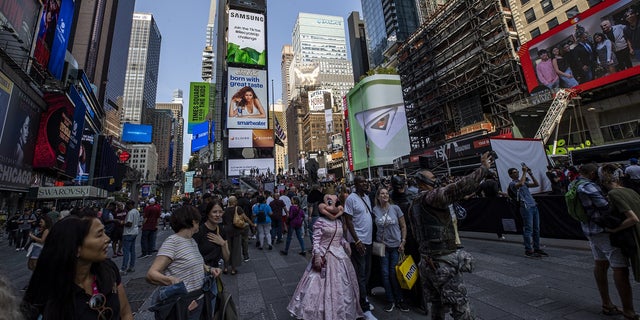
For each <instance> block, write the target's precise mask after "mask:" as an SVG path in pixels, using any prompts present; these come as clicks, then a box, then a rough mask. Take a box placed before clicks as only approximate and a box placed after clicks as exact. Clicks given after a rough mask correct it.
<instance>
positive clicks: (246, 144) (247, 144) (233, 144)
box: [229, 129, 275, 149]
mask: <svg viewBox="0 0 640 320" xmlns="http://www.w3.org/2000/svg"><path fill="white" fill-rule="evenodd" d="M274 146H275V140H274V138H273V130H272V129H255V130H229V148H230V149H234V148H273V147H274Z"/></svg>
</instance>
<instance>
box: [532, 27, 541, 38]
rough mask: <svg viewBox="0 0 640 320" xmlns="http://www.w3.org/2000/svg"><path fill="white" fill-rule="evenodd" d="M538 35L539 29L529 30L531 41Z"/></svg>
mask: <svg viewBox="0 0 640 320" xmlns="http://www.w3.org/2000/svg"><path fill="white" fill-rule="evenodd" d="M539 35H540V28H535V29H533V30H531V39H534V38H536V37H537V36H539Z"/></svg>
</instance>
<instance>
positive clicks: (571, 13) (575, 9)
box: [565, 6, 580, 19]
mask: <svg viewBox="0 0 640 320" xmlns="http://www.w3.org/2000/svg"><path fill="white" fill-rule="evenodd" d="M565 13H566V14H567V19H571V18H573V17H575V16H576V15H578V13H580V11H578V7H577V6H573V7H572V8H571V9H569V10H567V11H565Z"/></svg>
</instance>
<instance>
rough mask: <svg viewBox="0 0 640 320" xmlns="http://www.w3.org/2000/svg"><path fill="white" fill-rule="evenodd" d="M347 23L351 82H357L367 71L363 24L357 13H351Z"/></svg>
mask: <svg viewBox="0 0 640 320" xmlns="http://www.w3.org/2000/svg"><path fill="white" fill-rule="evenodd" d="M347 23H348V26H349V27H348V28H349V47H350V48H351V65H352V66H353V80H354V81H355V82H358V80H359V79H360V77H361V76H362V75H364V74H366V73H367V71H369V54H368V53H367V37H366V34H367V33H366V31H365V22H364V21H363V20H362V19H360V14H359V13H358V12H357V11H353V12H351V14H350V15H349V18H347Z"/></svg>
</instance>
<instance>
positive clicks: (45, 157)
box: [33, 93, 79, 172]
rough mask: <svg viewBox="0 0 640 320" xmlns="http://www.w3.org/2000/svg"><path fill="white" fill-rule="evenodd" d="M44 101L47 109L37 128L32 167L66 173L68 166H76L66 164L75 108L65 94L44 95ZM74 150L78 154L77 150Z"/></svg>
mask: <svg viewBox="0 0 640 320" xmlns="http://www.w3.org/2000/svg"><path fill="white" fill-rule="evenodd" d="M44 100H45V101H46V102H47V106H48V109H47V111H46V112H45V113H44V114H43V115H42V120H41V121H40V126H39V128H38V138H37V140H36V150H35V155H34V157H33V167H34V168H47V169H49V168H51V169H57V170H61V171H63V172H66V171H67V166H68V165H73V166H75V165H76V163H73V164H71V163H69V164H68V163H67V153H68V152H70V151H71V150H69V141H70V140H71V132H72V130H73V115H74V112H75V107H74V106H73V103H71V101H70V100H69V98H68V97H67V96H66V95H65V94H58V93H55V94H45V96H44ZM78 147H79V146H78ZM74 150H75V151H74V152H78V149H74Z"/></svg>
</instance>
